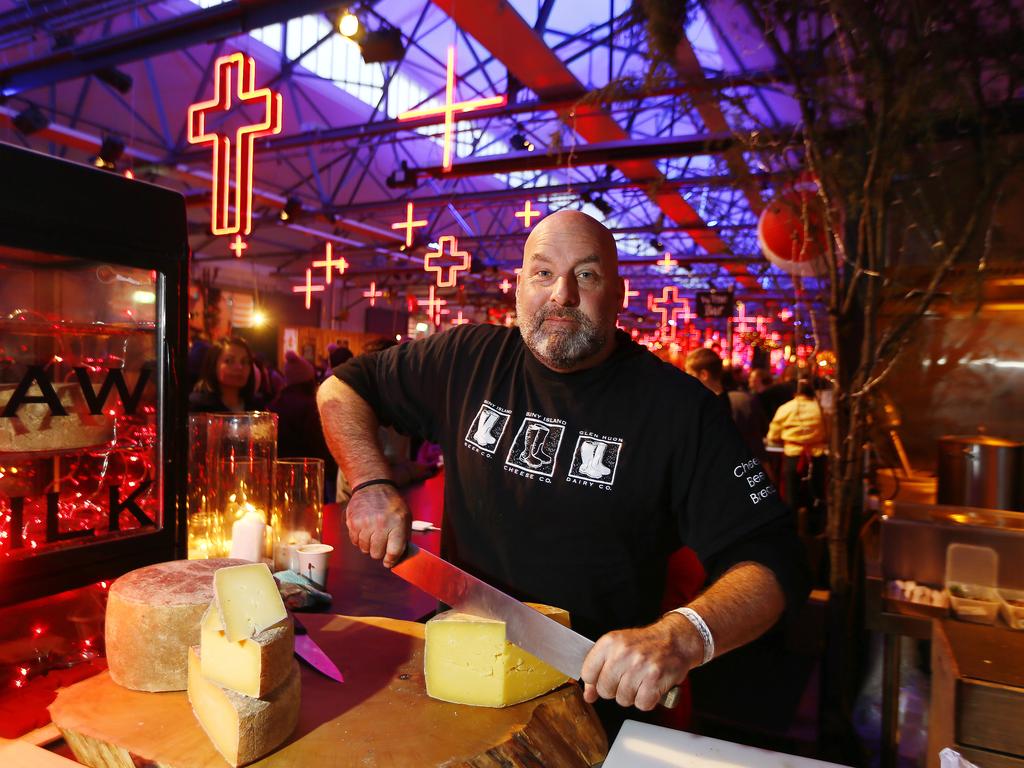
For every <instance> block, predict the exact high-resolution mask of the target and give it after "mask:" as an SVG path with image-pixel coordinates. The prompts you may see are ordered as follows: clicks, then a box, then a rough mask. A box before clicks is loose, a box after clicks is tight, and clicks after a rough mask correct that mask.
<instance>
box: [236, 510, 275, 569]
mask: <svg viewBox="0 0 1024 768" xmlns="http://www.w3.org/2000/svg"><path fill="white" fill-rule="evenodd" d="M266 531H267V526H266V524H265V523H264V522H263V518H262V517H261V516H260V514H259V513H258V512H255V511H251V512H247V513H246V514H245V516H244V517H242V519H241V520H236V521H235V523H234V525H232V526H231V557H233V558H237V559H239V560H248V561H249V562H252V563H258V562H259V561H260V560H262V559H263V541H264V538H265V536H266Z"/></svg>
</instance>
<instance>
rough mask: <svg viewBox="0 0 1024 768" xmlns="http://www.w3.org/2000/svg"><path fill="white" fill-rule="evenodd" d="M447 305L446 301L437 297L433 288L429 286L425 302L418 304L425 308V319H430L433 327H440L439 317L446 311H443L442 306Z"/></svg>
mask: <svg viewBox="0 0 1024 768" xmlns="http://www.w3.org/2000/svg"><path fill="white" fill-rule="evenodd" d="M447 303H448V300H447V299H442V298H441V297H439V296H438V295H437V293H436V292H435V290H434V286H430V290H429V293H428V294H427V300H426V301H422V302H420V304H421V305H422V306H423V307H425V309H426V313H427V317H429V318H430V322H432V323H433V324H434V325H435V326H439V325H441V315H442V314H444V313H446V312H447V311H448V310H446V309H444V305H445V304H447Z"/></svg>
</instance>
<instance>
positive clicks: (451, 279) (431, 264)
mask: <svg viewBox="0 0 1024 768" xmlns="http://www.w3.org/2000/svg"><path fill="white" fill-rule="evenodd" d="M445 246H448V247H449V248H450V249H451V251H450V253H449V254H448V255H449V256H450V258H452V259H455V261H454V263H450V264H437V263H436V262H438V261H440V260H441V259H444V258H445V256H446V254H445ZM469 262H470V255H469V251H460V250H459V241H458V239H457V238H456V237H455V235H445V236H444V237H442V238H441V239H440V240H438V241H437V250H436V251H431V252H430V253H428V254H427V255H426V256H424V257H423V269H425V270H426V271H427V272H436V273H437V287H438V288H451V287H452V286H454V285H455V281H456V280H457V279H458V278H457V275H458V273H459V272H465V271H466V270H467V269H469ZM445 272H447V275H445V274H444V273H445Z"/></svg>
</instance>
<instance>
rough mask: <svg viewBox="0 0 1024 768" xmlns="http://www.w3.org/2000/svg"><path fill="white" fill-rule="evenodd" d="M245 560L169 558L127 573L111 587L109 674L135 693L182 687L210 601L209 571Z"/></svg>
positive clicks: (211, 576)
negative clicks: (191, 653) (192, 648)
mask: <svg viewBox="0 0 1024 768" xmlns="http://www.w3.org/2000/svg"><path fill="white" fill-rule="evenodd" d="M244 564H245V561H243V560H230V559H215V560H171V561H169V562H166V563H157V564H156V565H148V566H146V567H145V568H139V569H138V570H134V571H131V572H129V573H126V574H125V575H124V576H121V577H120V578H119V579H117V580H116V581H115V582H114V583H113V584H112V585H111V586H110V594H109V595H108V600H107V618H106V628H105V635H106V646H107V664H108V666H109V668H110V677H111V678H112V679H113V681H114V682H115V683H117V684H118V685H123V686H124V687H125V688H132V689H134V690H137V691H184V690H185V689H186V688H187V687H188V649H189V646H192V645H198V644H199V633H200V629H199V624H200V621H201V620H202V618H203V614H204V613H205V612H206V609H207V608H208V607H209V605H210V603H211V602H212V601H213V574H214V571H216V570H217V569H218V568H224V567H226V566H229V565H244Z"/></svg>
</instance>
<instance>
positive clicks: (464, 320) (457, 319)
mask: <svg viewBox="0 0 1024 768" xmlns="http://www.w3.org/2000/svg"><path fill="white" fill-rule="evenodd" d="M468 322H469V318H468V317H463V316H462V310H461V309H460V310H459V314H458V316H457V317H453V318H452V325H465V324H466V323H468Z"/></svg>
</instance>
